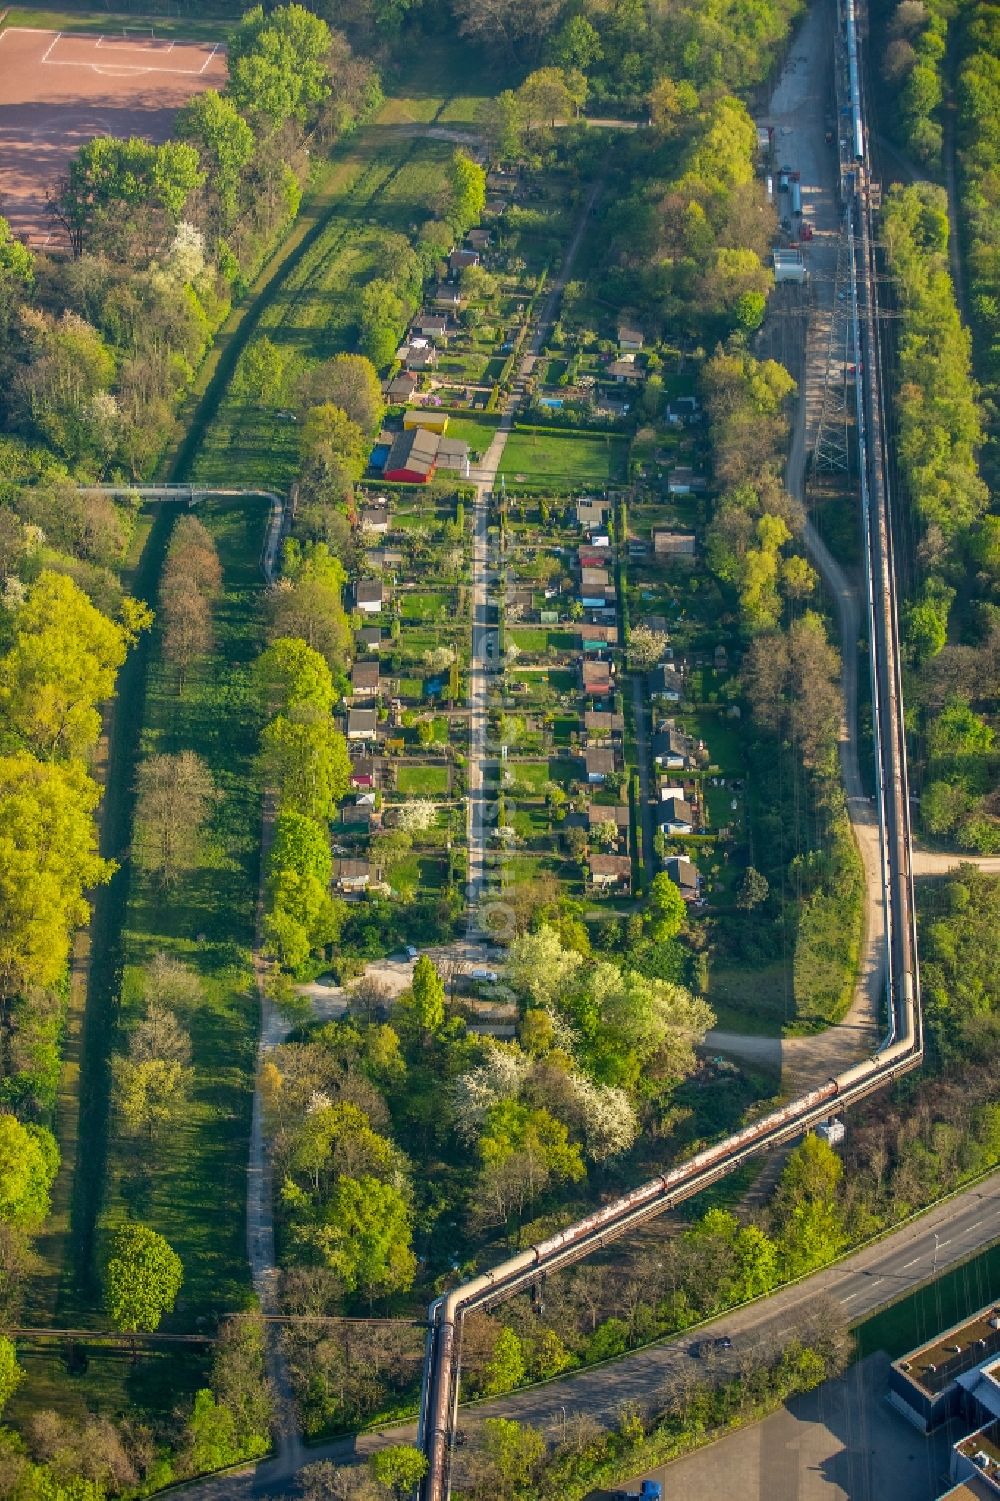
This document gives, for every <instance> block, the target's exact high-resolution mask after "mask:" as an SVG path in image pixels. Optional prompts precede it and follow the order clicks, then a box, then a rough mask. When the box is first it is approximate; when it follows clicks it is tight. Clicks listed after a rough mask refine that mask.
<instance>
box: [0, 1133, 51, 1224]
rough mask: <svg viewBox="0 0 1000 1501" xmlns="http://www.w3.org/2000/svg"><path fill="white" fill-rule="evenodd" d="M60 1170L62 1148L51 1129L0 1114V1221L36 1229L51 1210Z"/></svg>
mask: <svg viewBox="0 0 1000 1501" xmlns="http://www.w3.org/2000/svg"><path fill="white" fill-rule="evenodd" d="M58 1170H59V1148H58V1147H57V1146H56V1142H55V1137H54V1136H53V1135H52V1133H51V1131H47V1130H46V1129H45V1127H44V1126H34V1125H22V1123H21V1122H20V1121H19V1120H18V1119H17V1118H16V1116H13V1115H5V1114H0V1221H2V1222H3V1223H4V1224H5V1225H13V1226H16V1227H17V1228H18V1229H21V1230H37V1229H38V1227H39V1226H40V1225H41V1223H42V1221H43V1220H44V1219H45V1217H46V1215H47V1214H48V1212H49V1190H50V1189H51V1187H52V1184H53V1182H54V1180H55V1176H56V1173H57V1172H58Z"/></svg>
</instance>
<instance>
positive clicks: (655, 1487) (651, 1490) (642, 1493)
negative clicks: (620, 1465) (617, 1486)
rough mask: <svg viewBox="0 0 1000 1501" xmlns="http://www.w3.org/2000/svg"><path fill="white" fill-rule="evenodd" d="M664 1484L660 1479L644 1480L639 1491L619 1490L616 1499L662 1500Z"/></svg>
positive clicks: (620, 1500) (630, 1500) (618, 1500)
mask: <svg viewBox="0 0 1000 1501" xmlns="http://www.w3.org/2000/svg"><path fill="white" fill-rule="evenodd" d="M662 1497H663V1486H662V1485H661V1484H660V1482H659V1481H658V1480H644V1481H643V1482H642V1484H641V1485H640V1487H639V1489H638V1490H637V1491H618V1492H617V1493H616V1501H662Z"/></svg>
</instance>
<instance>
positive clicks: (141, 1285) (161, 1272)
mask: <svg viewBox="0 0 1000 1501" xmlns="http://www.w3.org/2000/svg"><path fill="white" fill-rule="evenodd" d="M183 1281H184V1268H183V1267H182V1265H181V1259H180V1257H179V1256H178V1255H177V1253H176V1251H174V1250H173V1248H172V1247H171V1246H170V1245H169V1244H168V1242H167V1241H166V1240H165V1239H164V1238H163V1236H162V1235H159V1234H158V1233H157V1232H156V1231H155V1230H152V1229H150V1227H149V1226H148V1225H137V1224H127V1225H122V1226H121V1228H120V1229H119V1230H117V1231H116V1233H115V1235H114V1238H113V1239H112V1242H111V1247H110V1250H109V1253H108V1259H107V1264H106V1266H105V1271H104V1303H105V1307H106V1308H107V1311H108V1315H109V1317H110V1319H111V1322H112V1323H113V1324H114V1326H115V1328H116V1329H118V1330H120V1332H121V1333H122V1334H136V1333H138V1332H139V1331H140V1330H142V1331H146V1332H152V1331H153V1330H155V1329H158V1328H159V1327H160V1321H161V1320H162V1318H163V1315H164V1314H165V1313H169V1312H170V1310H171V1309H172V1308H173V1306H174V1302H175V1301H176V1298H177V1294H178V1293H179V1292H180V1289H181V1283H182V1282H183Z"/></svg>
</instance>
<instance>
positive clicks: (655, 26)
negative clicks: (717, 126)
mask: <svg viewBox="0 0 1000 1501" xmlns="http://www.w3.org/2000/svg"><path fill="white" fill-rule="evenodd" d="M453 10H454V12H455V15H456V17H457V18H458V20H459V24H460V27H461V30H462V32H463V33H464V35H466V36H469V37H473V38H475V39H476V40H480V41H482V42H484V43H485V44H487V45H488V46H489V47H490V48H491V49H494V50H495V49H497V48H499V49H500V50H501V52H502V54H503V55H504V56H505V57H507V58H509V59H511V60H518V61H520V62H522V63H535V62H538V61H545V62H546V63H548V64H550V65H551V66H553V67H555V68H559V69H562V70H567V71H569V72H572V73H579V74H581V75H583V76H584V78H585V80H586V82H587V83H588V84H589V87H590V91H591V94H592V95H593V97H594V98H595V99H596V100H598V101H600V103H601V104H602V105H604V106H606V105H609V104H610V105H613V106H614V107H618V108H624V109H626V110H629V111H637V110H640V109H642V108H643V107H644V106H645V105H646V103H647V101H648V99H649V96H650V94H651V93H653V92H654V91H655V89H656V86H657V84H658V82H659V81H660V80H661V79H662V78H663V77H664V76H666V77H667V78H668V79H670V80H673V81H674V82H680V81H684V82H687V83H690V84H692V85H694V86H695V87H696V88H697V89H699V90H712V89H718V88H732V89H735V88H740V89H744V88H751V87H753V85H754V84H757V83H760V82H762V81H763V79H764V78H766V76H767V73H768V70H769V68H770V67H771V65H772V62H773V59H774V56H775V54H776V52H777V50H778V48H779V47H780V45H781V43H782V42H783V41H784V39H785V37H786V36H787V34H788V30H789V26H790V23H791V21H792V20H793V19H794V17H795V15H796V14H797V7H796V6H795V5H794V4H792V3H791V0H756V3H755V4H754V6H753V10H752V14H737V13H736V12H734V11H733V10H732V9H731V8H730V7H727V6H726V5H724V4H722V3H720V0H711V3H709V4H694V3H692V0H682V3H680V4H677V5H674V6H671V8H670V11H669V13H667V12H663V13H660V12H658V11H655V10H649V9H647V10H642V9H641V8H640V7H638V6H635V5H632V4H630V3H628V0H614V3H612V4H600V3H598V0H585V3H584V4H583V5H568V4H565V3H561V0H540V3H536V4H527V3H526V0H500V3H492V0H491V3H487V0H454V4H453Z"/></svg>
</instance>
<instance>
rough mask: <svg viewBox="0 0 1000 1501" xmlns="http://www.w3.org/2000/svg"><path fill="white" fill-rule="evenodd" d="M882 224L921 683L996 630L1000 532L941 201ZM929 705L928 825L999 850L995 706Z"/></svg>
mask: <svg viewBox="0 0 1000 1501" xmlns="http://www.w3.org/2000/svg"><path fill="white" fill-rule="evenodd" d="M883 225H884V236H885V241H886V245H887V249H888V255H889V263H890V266H891V267H892V270H893V271H894V273H895V275H896V277H897V278H898V282H899V287H900V301H901V304H902V309H903V319H902V325H901V329H900V337H899V343H898V358H899V363H900V385H899V391H898V395H897V399H896V405H897V411H898V414H899V443H898V452H899V460H900V465H901V467H902V470H903V476H904V479H905V482H906V486H907V490H908V492H909V496H910V499H911V502H912V505H913V509H914V513H915V516H916V520H917V525H918V527H919V530H920V546H919V562H920V576H919V580H918V585H917V590H916V594H915V597H914V598H913V599H912V601H911V603H910V605H909V606H908V608H907V610H906V613H905V617H904V637H905V643H906V647H907V651H908V655H909V660H910V665H911V668H914V669H918V671H917V672H915V673H913V674H912V676H913V677H914V678H916V679H918V680H919V679H920V678H922V677H923V675H924V673H925V671H926V670H927V668H928V667H929V666H930V665H931V664H932V663H933V661H934V659H935V658H936V657H938V656H939V655H940V654H941V653H942V652H943V651H944V649H945V647H946V646H947V645H948V640H949V635H950V634H954V630H955V629H957V630H958V631H959V632H961V633H962V635H964V636H965V638H966V640H967V641H968V642H969V643H970V645H971V646H972V648H973V650H974V649H975V647H976V645H978V642H977V637H978V638H980V639H981V637H982V635H983V634H986V633H988V632H989V631H990V630H991V627H992V625H993V623H994V622H993V620H992V615H991V612H990V610H989V608H988V607H987V608H986V609H983V608H982V607H981V606H980V607H979V608H978V609H977V607H976V596H977V595H980V596H982V595H984V594H985V595H986V596H987V598H988V597H989V596H990V595H991V594H992V593H993V591H994V589H995V588H996V586H997V585H1000V571H998V566H997V565H1000V550H998V547H997V542H998V540H1000V529H998V528H997V527H996V525H995V524H994V519H993V518H992V517H990V516H989V515H987V514H985V513H986V511H987V508H988V506H989V491H988V489H987V486H986V485H985V483H984V482H983V480H982V478H981V476H980V473H979V467H978V450H979V447H980V445H981V444H982V442H983V437H984V434H983V428H982V423H981V418H980V412H979V406H978V399H977V398H978V394H979V393H978V389H977V387H976V384H975V381H974V380H973V377H972V369H971V341H970V338H969V333H968V330H967V329H965V328H964V327H963V325H962V321H961V317H960V315H959V311H958V306H957V304H956V301H955V292H954V287H953V285H952V280H951V274H950V271H949V266H948V239H949V224H948V208H947V200H946V197H945V194H944V192H943V190H942V189H940V188H935V187H931V186H930V185H928V184H922V185H917V186H914V187H909V188H895V189H893V191H892V192H891V193H890V194H889V195H888V198H887V200H886V205H885V212H884V217H883ZM994 554H997V556H994ZM970 582H971V584H972V587H971V589H970V587H969V585H970ZM959 598H960V599H961V604H960V606H959V608H958V609H955V610H954V615H955V619H954V620H953V619H952V616H953V607H954V606H955V604H956V600H957V599H959ZM984 627H985V631H984ZM970 690H971V691H970ZM922 697H923V698H924V706H925V714H924V716H923V724H922V729H923V731H924V747H925V750H926V757H925V765H924V768H923V770H924V772H925V782H924V786H923V789H922V812H923V819H924V823H925V826H926V827H927V829H928V830H929V831H930V832H931V833H933V834H935V835H938V836H942V835H943V836H946V837H948V838H951V839H954V840H956V841H957V842H958V843H959V845H960V846H961V847H962V848H964V849H974V850H981V851H982V850H987V851H988V850H991V849H995V848H998V847H1000V821H998V820H997V819H996V818H995V816H994V814H993V810H992V805H991V803H990V802H989V799H988V794H989V791H990V774H989V753H990V751H991V749H992V745H993V728H992V726H991V725H990V724H989V722H988V721H987V720H986V719H985V718H984V717H983V715H982V714H980V713H977V712H976V707H977V699H978V703H979V704H980V705H982V706H985V707H986V708H987V709H989V708H992V703H991V701H990V699H989V697H986V698H980V697H979V695H977V694H976V692H975V688H974V687H973V685H972V684H967V683H961V684H956V686H955V689H954V690H953V691H952V692H951V693H949V694H947V696H946V697H945V700H944V702H943V703H940V704H939V705H935V706H933V707H932V705H931V703H930V701H929V697H925V696H924V695H923V692H922V688H921V687H920V686H918V688H917V694H916V699H917V702H918V703H919V702H921V698H922Z"/></svg>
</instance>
